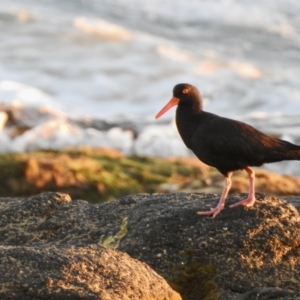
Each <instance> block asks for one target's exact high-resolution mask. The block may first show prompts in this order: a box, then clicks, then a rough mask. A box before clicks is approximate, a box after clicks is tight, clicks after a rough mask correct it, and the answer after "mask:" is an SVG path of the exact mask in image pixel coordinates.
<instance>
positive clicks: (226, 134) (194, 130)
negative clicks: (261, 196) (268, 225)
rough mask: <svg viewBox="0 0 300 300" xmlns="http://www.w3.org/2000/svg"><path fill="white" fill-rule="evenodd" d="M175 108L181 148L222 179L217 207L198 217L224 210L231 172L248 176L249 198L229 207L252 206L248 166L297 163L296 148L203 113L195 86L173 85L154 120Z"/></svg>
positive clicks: (252, 180) (252, 185)
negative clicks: (244, 172)
mask: <svg viewBox="0 0 300 300" xmlns="http://www.w3.org/2000/svg"><path fill="white" fill-rule="evenodd" d="M175 105H177V109H176V124H177V128H178V131H179V134H180V136H181V138H182V140H183V142H184V143H185V145H186V146H187V147H188V148H189V149H191V150H192V151H193V152H194V153H195V155H196V156H197V157H198V158H199V159H200V160H201V161H202V162H204V163H205V164H207V165H209V166H212V167H215V168H216V169H217V170H219V172H220V173H221V174H223V175H224V176H225V185H224V189H223V192H222V195H221V198H220V201H219V204H218V205H217V206H216V207H215V208H212V209H211V210H210V211H203V212H197V213H198V214H199V215H213V217H215V216H216V215H218V214H219V213H220V211H221V210H222V209H223V208H224V205H225V201H226V198H227V195H228V192H229V190H230V187H231V176H232V173H233V171H236V170H241V169H244V170H246V172H247V173H248V176H249V195H248V197H247V199H245V200H242V201H239V202H237V203H235V204H233V205H231V206H230V207H235V206H238V205H245V206H247V207H250V206H252V205H253V204H254V203H255V173H254V171H253V170H252V169H251V168H250V167H251V166H261V165H262V164H264V163H272V162H278V161H282V160H300V146H298V145H294V144H292V143H289V142H287V141H283V140H280V139H277V138H273V137H270V136H268V135H265V134H264V133H262V132H260V131H258V130H257V129H255V128H254V127H252V126H250V125H248V124H246V123H243V122H239V121H235V120H232V119H228V118H223V117H220V116H217V115H215V114H212V113H209V112H205V111H203V109H202V99H201V96H200V93H199V91H198V90H197V88H196V87H194V86H193V85H191V84H187V83H180V84H177V85H176V86H175V87H174V89H173V97H172V99H171V100H170V101H169V102H168V103H167V105H166V106H165V107H163V108H162V110H161V111H160V112H159V113H158V114H157V115H156V117H155V118H156V119H157V118H159V117H160V116H161V115H163V114H164V113H165V112H166V111H168V110H169V109H170V108H171V107H173V106H175Z"/></svg>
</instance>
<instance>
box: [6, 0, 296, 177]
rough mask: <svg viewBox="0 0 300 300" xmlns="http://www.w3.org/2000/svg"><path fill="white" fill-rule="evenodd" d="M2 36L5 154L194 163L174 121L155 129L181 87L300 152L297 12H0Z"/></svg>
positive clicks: (144, 4) (240, 6) (150, 4)
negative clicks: (115, 153) (103, 150)
mask: <svg viewBox="0 0 300 300" xmlns="http://www.w3.org/2000/svg"><path fill="white" fill-rule="evenodd" d="M0 28H1V30H0V110H1V112H0V130H1V132H0V151H1V152H24V151H33V150H37V149H62V148H65V147H69V146H78V145H87V146H91V147H111V148H113V149H117V150H120V151H122V152H123V153H125V154H138V155H150V156H164V157H169V156H191V155H192V154H191V153H190V152H189V151H188V150H187V149H186V148H185V146H184V145H183V143H182V142H181V140H180V137H179V136H178V133H177V130H176V126H175V125H174V121H173V118H174V113H175V112H174V110H173V111H170V112H168V114H166V115H164V116H163V117H162V118H161V119H159V120H158V121H155V120H154V116H155V114H156V113H157V112H158V111H159V110H160V109H161V108H162V106H164V105H165V104H166V102H167V101H168V100H169V99H170V97H171V95H172V89H173V86H174V85H175V84H177V83H179V82H188V83H192V84H194V85H196V86H197V87H198V88H199V90H200V91H201V94H202V97H203V101H204V108H205V110H207V111H210V112H213V113H216V114H221V115H223V116H226V117H230V118H234V119H238V120H242V121H245V122H248V123H250V124H252V125H254V126H255V127H257V128H258V129H260V130H262V131H264V132H266V133H268V134H272V135H275V136H278V137H280V138H283V139H286V140H289V141H291V142H294V143H298V144H300V87H299V78H300V35H299V32H300V2H299V1H298V0H266V1H258V0H209V1H206V0H191V1H182V0H172V1H159V0H149V1H140V0H118V1H109V0H81V1H80V0H64V1H61V0H40V1H35V0H14V1H11V0H0ZM266 167H267V168H268V169H269V170H274V171H277V172H280V173H289V174H294V175H298V176H300V164H299V163H298V162H283V163H278V164H272V165H267V166H266Z"/></svg>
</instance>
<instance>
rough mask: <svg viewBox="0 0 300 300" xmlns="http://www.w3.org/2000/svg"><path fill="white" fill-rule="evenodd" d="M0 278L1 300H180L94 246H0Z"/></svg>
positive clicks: (127, 260) (142, 268) (140, 266)
mask: <svg viewBox="0 0 300 300" xmlns="http://www.w3.org/2000/svg"><path fill="white" fill-rule="evenodd" d="M0 278H1V285H0V298H1V299H2V300H5V299H22V300H27V299H28V300H32V299H49V300H52V299H53V300H54V299H65V300H67V299H70V300H73V299H101V300H112V299H124V300H125V299H128V300H129V299H136V300H140V299H145V300H149V299H170V300H171V299H172V300H179V299H181V298H180V296H179V295H178V294H177V293H176V292H174V291H173V290H172V289H171V288H170V287H169V286H168V284H167V283H166V281H165V280H164V279H163V278H162V277H161V276H159V275H157V274H156V273H155V272H154V271H153V270H151V269H150V267H148V266H147V265H146V264H144V263H142V262H139V261H137V260H135V259H132V258H131V257H129V255H127V254H125V253H122V252H119V251H116V250H111V249H105V248H103V247H101V246H99V245H90V246H78V247H76V246H72V247H61V248H58V247H56V246H44V247H22V246H17V247H16V246H2V247H0Z"/></svg>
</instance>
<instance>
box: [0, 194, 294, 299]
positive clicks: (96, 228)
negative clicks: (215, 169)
mask: <svg viewBox="0 0 300 300" xmlns="http://www.w3.org/2000/svg"><path fill="white" fill-rule="evenodd" d="M242 197H245V195H231V196H230V197H229V199H228V201H227V205H226V208H225V209H224V210H223V211H222V212H221V214H220V215H218V216H217V217H216V218H215V219H212V218H211V217H203V216H199V215H197V214H196V211H199V210H205V209H209V208H210V207H214V206H215V205H216V204H217V202H218V200H219V196H218V195H207V194H187V193H181V194H153V195H149V194H137V195H129V196H127V197H123V198H121V199H118V200H116V201H113V202H109V203H102V204H95V205H92V204H89V203H87V202H86V201H83V200H74V201H72V200H71V199H70V197H69V196H68V195H66V194H61V193H43V194H40V195H36V196H33V197H29V198H26V199H21V198H0V263H1V268H0V292H2V293H3V292H7V291H15V293H16V294H15V295H16V296H15V298H7V299H35V298H33V295H38V294H36V293H39V291H40V292H41V295H46V296H45V297H44V296H41V297H40V298H36V299H106V298H104V296H103V295H104V294H105V292H104V291H106V289H109V291H106V292H107V293H108V295H109V296H108V297H113V298H111V299H113V300H115V299H116V300H118V299H126V298H122V297H123V296H122V297H121V296H120V298H116V297H117V296H116V295H115V294H113V291H110V288H109V287H110V285H109V284H108V285H106V286H104V285H103V282H101V280H102V279H103V278H106V281H105V282H108V283H109V282H111V281H110V280H116V282H117V283H118V284H119V286H113V287H112V288H111V289H115V290H116V291H119V292H118V293H121V292H120V290H121V288H122V287H123V288H124V289H123V292H122V293H124V295H127V294H128V293H129V291H128V290H127V287H128V286H132V289H133V290H134V291H135V293H136V294H137V295H139V297H141V295H142V294H139V293H140V292H139V291H140V289H141V282H142V283H144V282H145V286H146V287H147V286H148V285H147V284H146V283H147V282H148V283H149V286H152V285H153V287H155V288H154V290H160V291H163V290H164V291H165V294H164V296H162V298H159V297H160V295H159V294H157V295H156V297H157V298H153V299H173V298H172V297H175V298H174V299H177V298H176V297H179V296H178V294H176V293H174V292H173V291H172V290H171V289H168V288H167V287H166V283H165V282H164V281H161V280H162V279H161V277H159V276H158V277H155V276H157V275H156V274H155V273H154V274H155V275H153V274H152V273H151V270H149V268H148V267H147V266H145V265H143V264H139V263H138V262H136V261H135V260H130V258H129V257H128V256H127V255H126V256H124V255H125V254H122V253H119V252H117V251H114V250H111V249H103V247H101V245H102V246H105V247H108V248H115V249H118V250H121V251H123V252H127V253H128V254H129V255H130V256H132V257H133V258H137V259H138V260H140V261H142V262H145V263H147V264H148V265H150V266H151V267H152V268H153V269H154V270H155V271H156V272H158V273H159V274H160V275H162V276H163V277H164V278H165V279H167V281H168V282H169V283H170V284H171V285H172V287H173V288H174V289H176V290H178V291H179V292H180V293H181V294H182V296H183V299H185V300H197V299H204V300H208V299H209V300H210V299H221V300H223V299H224V300H227V299H228V300H229V299H234V298H236V300H238V299H245V300H250V299H261V300H263V299H285V300H287V299H295V297H300V296H299V295H300V288H299V287H300V280H299V278H300V246H299V245H300V234H299V233H300V219H299V214H298V211H297V209H296V208H295V206H296V207H297V208H298V209H299V208H300V205H299V204H300V198H299V197H293V196H290V197H285V199H286V200H287V201H289V202H290V203H292V204H293V205H294V206H293V205H291V204H289V203H288V202H286V201H285V200H283V199H279V198H276V197H270V196H265V195H258V197H257V198H258V200H257V203H256V204H255V206H254V207H252V208H245V207H237V208H233V209H229V208H228V204H231V203H234V202H236V201H239V200H241V198H242ZM104 256H105V257H109V259H107V260H106V262H101V259H102V258H103V257H104ZM98 258H99V260H98ZM110 261H112V262H113V263H112V270H111V272H110V273H109V274H110V275H107V274H106V273H104V270H103V268H104V267H103V268H102V269H101V268H100V267H97V268H94V269H93V265H95V266H100V265H102V266H105V269H106V264H109V263H110ZM72 262H73V263H74V262H76V263H78V266H82V268H81V267H80V268H81V269H80V268H79V267H78V268H77V267H76V268H75V269H74V268H73V269H72V267H71V265H72ZM114 262H117V263H116V264H114ZM125 262H126V263H125ZM84 265H86V266H87V267H86V268H85V267H83V266H84ZM116 266H120V268H119V269H120V273H117V274H116V273H115V272H116V271H118V270H119V269H117V267H116ZM133 269H135V270H136V271H137V273H134V271H133ZM63 270H65V271H63ZM107 270H110V269H109V267H108V269H107ZM20 271H21V273H19V272H20ZM22 272H23V273H22ZM64 272H65V273H64ZM132 272H133V273H132ZM141 272H142V273H143V274H141ZM62 274H63V275H62ZM66 274H69V275H70V276H68V277H66ZM126 274H133V275H132V276H131V275H130V276H127V275H126ZM134 274H136V275H134ZM144 275H145V276H146V277H147V278H150V279H151V280H150V279H149V280H148V281H147V279H146V277H143V276H144ZM118 276H119V277H118ZM126 276H127V277H126ZM135 276H138V277H135ZM139 276H141V277H139ZM47 278H50V279H51V278H52V279H51V280H50V281H47ZM92 278H93V279H92ZM126 278H131V279H132V281H126V280H127V279H126ZM136 278H140V280H139V279H137V280H135V279H136ZM90 280H91V282H94V281H95V282H96V283H95V286H96V285H97V286H102V294H99V293H98V294H97V290H93V289H91V288H90V287H89V285H88V284H86V282H87V281H90ZM49 282H50V283H51V284H52V285H51V284H50V285H49ZM155 282H156V283H155ZM54 283H55V284H54ZM150 283H151V284H150ZM57 284H58V285H57ZM49 287H53V289H52V290H51V289H50V290H49ZM66 287H68V289H66ZM95 289H96V288H95ZM143 289H144V285H143V284H142V290H143ZM146 290H147V288H146ZM146 290H145V294H143V295H145V298H137V299H147V297H148V296H147V295H150V294H149V293H148V294H147V293H146ZM54 291H55V292H54ZM76 291H78V294H75V292H76ZM29 292H30V293H31V294H30V293H29ZM48 292H49V295H48V294H47V293H48ZM22 293H23V294H22ZM28 293H29V294H28ZM60 293H61V294H60ZM110 293H111V294H110ZM0 295H1V294H0ZM2 295H8V294H2ZM11 295H13V294H11ZM20 295H21V296H20ZM28 295H30V297H31V298H30V297H29V296H28ZM50 295H51V296H50ZM68 295H71V296H70V297H71V298H68V297H69V296H68ZM128 295H129V294H128ZM132 295H133V294H132ZM27 296H28V298H26V297H27ZM22 297H23V298H22ZM43 297H44V298H43ZM50 297H57V298H50ZM124 297H125V296H124ZM132 297H134V296H132ZM151 297H152V296H151ZM237 297H240V298H237ZM0 299H6V298H3V297H0ZM108 299H110V298H108ZM132 299H135V298H132ZM151 299H152V298H151Z"/></svg>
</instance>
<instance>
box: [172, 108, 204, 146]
mask: <svg viewBox="0 0 300 300" xmlns="http://www.w3.org/2000/svg"><path fill="white" fill-rule="evenodd" d="M203 113H204V112H203V110H202V107H201V104H200V105H199V106H196V107H193V106H191V105H178V107H177V110H176V125H177V129H178V132H179V134H180V136H181V138H182V140H183V142H184V143H185V145H186V146H187V147H188V148H191V140H192V137H193V135H194V131H195V129H196V128H197V125H198V124H199V121H200V120H201V116H202V115H203Z"/></svg>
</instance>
